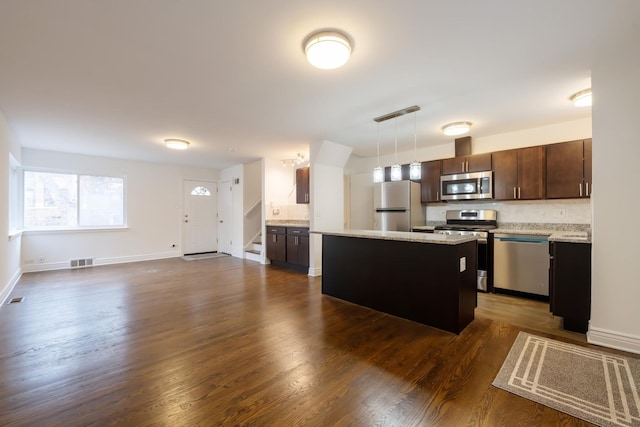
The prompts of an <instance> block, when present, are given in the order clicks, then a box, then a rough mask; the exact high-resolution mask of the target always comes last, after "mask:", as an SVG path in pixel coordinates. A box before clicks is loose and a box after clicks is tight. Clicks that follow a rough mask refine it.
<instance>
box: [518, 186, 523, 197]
mask: <svg viewBox="0 0 640 427" xmlns="http://www.w3.org/2000/svg"><path fill="white" fill-rule="evenodd" d="M521 198H522V195H521V194H520V187H518V199H521Z"/></svg>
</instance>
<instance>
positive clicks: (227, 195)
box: [218, 181, 233, 254]
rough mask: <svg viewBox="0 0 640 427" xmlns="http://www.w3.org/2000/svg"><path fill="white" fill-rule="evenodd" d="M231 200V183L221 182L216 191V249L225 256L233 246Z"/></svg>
mask: <svg viewBox="0 0 640 427" xmlns="http://www.w3.org/2000/svg"><path fill="white" fill-rule="evenodd" d="M232 200H233V185H232V184H231V181H222V182H221V183H220V187H219V191H218V249H219V251H220V252H224V253H226V254H231V248H232V246H233V242H232V239H231V235H232V234H231V233H232V230H233V221H232V215H231V207H232Z"/></svg>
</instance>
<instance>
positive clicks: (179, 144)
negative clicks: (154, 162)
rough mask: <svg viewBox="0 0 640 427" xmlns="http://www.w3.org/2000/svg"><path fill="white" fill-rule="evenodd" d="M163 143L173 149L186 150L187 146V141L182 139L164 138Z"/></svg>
mask: <svg viewBox="0 0 640 427" xmlns="http://www.w3.org/2000/svg"><path fill="white" fill-rule="evenodd" d="M164 143H165V144H166V145H167V147H168V148H171V149H173V150H186V149H187V148H189V141H185V140H184V139H173V138H172V139H165V140H164Z"/></svg>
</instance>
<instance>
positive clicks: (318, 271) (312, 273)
mask: <svg viewBox="0 0 640 427" xmlns="http://www.w3.org/2000/svg"><path fill="white" fill-rule="evenodd" d="M309 276H311V277H317V276H322V267H317V268H309Z"/></svg>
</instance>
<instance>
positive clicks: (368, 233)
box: [311, 230, 476, 245]
mask: <svg viewBox="0 0 640 427" xmlns="http://www.w3.org/2000/svg"><path fill="white" fill-rule="evenodd" d="M311 233H315V234H323V235H328V236H341V237H357V238H361V239H377V240H395V241H402V242H416V243H436V244H440V245H459V244H461V243H466V242H472V241H474V240H476V237H474V236H455V235H447V234H431V233H414V232H410V231H378V230H322V231H321V230H312V231H311Z"/></svg>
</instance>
